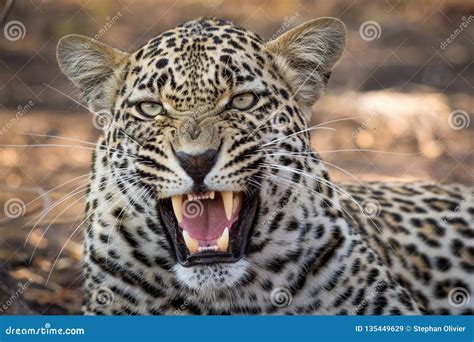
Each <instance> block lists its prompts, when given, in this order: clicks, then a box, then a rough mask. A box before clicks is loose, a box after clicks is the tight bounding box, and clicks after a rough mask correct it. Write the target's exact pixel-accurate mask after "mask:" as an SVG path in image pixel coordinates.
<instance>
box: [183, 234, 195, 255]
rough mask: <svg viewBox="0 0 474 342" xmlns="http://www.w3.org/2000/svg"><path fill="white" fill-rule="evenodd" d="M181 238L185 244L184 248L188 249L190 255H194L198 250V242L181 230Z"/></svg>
mask: <svg viewBox="0 0 474 342" xmlns="http://www.w3.org/2000/svg"><path fill="white" fill-rule="evenodd" d="M183 238H184V242H185V243H186V247H188V249H189V251H190V252H191V254H194V253H196V252H197V251H198V250H199V242H198V240H196V239H194V238H193V237H191V235H189V234H188V232H187V231H185V230H183Z"/></svg>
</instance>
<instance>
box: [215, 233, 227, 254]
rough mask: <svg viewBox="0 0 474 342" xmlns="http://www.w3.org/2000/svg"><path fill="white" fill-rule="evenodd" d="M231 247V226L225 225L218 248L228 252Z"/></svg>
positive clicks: (218, 241)
mask: <svg viewBox="0 0 474 342" xmlns="http://www.w3.org/2000/svg"><path fill="white" fill-rule="evenodd" d="M227 247H229V228H227V227H225V229H224V232H223V233H222V235H221V237H220V238H218V239H217V248H218V250H219V251H220V252H227Z"/></svg>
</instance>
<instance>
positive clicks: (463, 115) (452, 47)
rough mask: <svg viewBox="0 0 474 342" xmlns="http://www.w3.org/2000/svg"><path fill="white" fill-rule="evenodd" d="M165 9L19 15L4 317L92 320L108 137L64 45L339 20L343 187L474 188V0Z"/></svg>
mask: <svg viewBox="0 0 474 342" xmlns="http://www.w3.org/2000/svg"><path fill="white" fill-rule="evenodd" d="M159 2H160V4H159V6H157V5H156V2H154V1H125V0H124V1H101V2H100V4H99V2H94V1H86V2H83V1H73V0H67V1H61V4H60V5H58V4H57V2H54V1H31V2H28V1H25V2H21V3H20V2H18V3H16V4H15V5H14V7H13V8H12V10H11V11H10V14H9V17H8V19H7V21H11V20H18V21H20V22H21V23H22V24H23V25H24V27H25V34H24V37H23V38H18V39H15V40H11V39H6V37H5V36H0V208H3V210H0V314H33V313H36V314H71V313H78V312H79V309H80V303H81V285H82V277H81V272H80V270H81V240H82V233H83V227H82V225H81V221H82V219H83V217H82V210H83V206H84V201H83V195H84V189H85V188H84V186H85V184H86V183H87V179H88V173H89V164H90V158H91V152H92V149H93V147H94V146H93V143H94V142H95V140H96V139H97V137H98V135H99V133H100V130H99V129H98V128H96V127H95V126H97V124H96V123H95V121H94V120H93V116H92V115H91V114H90V113H88V112H87V111H86V110H85V109H84V108H83V107H82V106H81V105H80V104H78V103H82V102H81V99H80V95H79V92H78V91H77V90H75V89H74V88H73V87H72V86H71V85H70V83H69V82H68V81H67V80H66V79H65V78H64V77H63V76H62V75H61V74H60V71H59V69H58V67H57V65H56V62H55V58H54V46H55V44H56V43H57V40H58V39H59V37H61V36H62V35H64V34H68V33H80V34H85V35H89V36H94V35H99V39H100V40H101V41H104V42H107V43H108V44H112V45H115V46H117V47H119V48H121V49H124V50H128V51H131V50H133V49H134V48H136V47H138V46H140V45H141V44H143V43H145V42H146V41H147V40H148V39H150V38H152V37H153V36H154V35H156V34H158V33H159V32H162V31H163V30H165V29H167V28H171V27H173V26H175V25H177V24H180V23H182V22H184V21H186V20H188V19H191V18H193V17H197V16H202V15H215V16H218V17H223V18H226V19H232V20H233V21H234V22H235V23H237V24H239V25H241V26H243V27H246V28H249V29H252V30H255V31H257V32H259V33H260V34H261V35H262V36H263V37H265V38H267V39H268V38H271V37H272V36H274V35H275V34H276V33H277V32H283V31H286V30H288V29H289V28H291V27H295V26H296V25H298V24H300V23H302V22H304V21H305V20H308V19H311V18H314V17H319V16H335V17H339V18H341V19H342V20H343V21H344V22H345V23H346V25H347V28H348V46H347V51H346V53H345V55H344V56H343V58H342V60H341V61H340V63H339V64H338V66H337V67H336V68H335V70H334V71H333V74H332V78H331V80H330V82H329V86H328V89H327V93H326V96H325V97H324V98H323V99H322V100H321V101H320V102H319V103H317V104H316V105H315V106H314V108H313V109H314V115H313V117H312V123H311V124H312V125H318V127H317V128H315V129H314V130H313V131H312V132H313V135H312V142H313V145H314V147H315V148H316V149H317V150H318V151H319V152H320V153H321V155H322V157H323V158H324V160H325V161H326V162H327V166H328V168H329V170H330V173H331V175H332V178H333V180H336V181H356V182H358V181H361V182H365V181H369V180H370V181H374V180H378V181H415V180H430V181H433V182H441V183H452V182H459V183H464V184H471V185H472V184H474V158H473V151H474V123H472V121H473V120H474V118H473V111H472V108H474V107H473V85H474V64H473V56H474V51H473V42H474V18H473V20H472V21H470V19H469V18H470V16H472V15H473V14H474V4H473V3H472V1H419V2H418V1H417V2H409V1H342V0H338V1H310V0H305V1H290V0H288V1H261V2H252V1H229V2H227V1H226V2H223V1H219V0H208V1H191V0H187V1H180V2H174V1H159ZM5 3H6V2H5V0H0V8H1V6H4V5H5ZM157 7H159V9H158V8H157ZM119 13H120V14H119ZM0 18H1V12H0ZM48 18H50V19H48ZM52 18H54V19H52ZM114 18H116V19H114ZM117 18H118V19H117ZM373 22H375V23H376V25H375V24H373ZM137 23H139V24H137ZM365 23H372V28H374V29H375V36H373V37H372V36H370V35H368V33H367V32H366V33H364V32H363V30H362V29H361V27H363V25H364V24H365ZM463 23H466V25H465V26H466V27H464V26H463ZM4 25H5V24H4ZM460 27H463V29H462V30H461V31H459V28H460ZM379 28H380V29H379ZM456 30H457V31H456ZM1 31H2V32H3V27H2V30H1ZM456 32H457V33H456ZM374 37H375V38H374ZM453 37H454V38H453ZM10 38H11V37H10ZM448 38H449V39H450V41H451V42H447V39H448ZM451 38H453V39H451ZM444 45H446V47H444ZM76 101H78V102H76ZM3 303H5V305H4V304H3ZM6 304H8V305H6ZM2 305H3V306H2Z"/></svg>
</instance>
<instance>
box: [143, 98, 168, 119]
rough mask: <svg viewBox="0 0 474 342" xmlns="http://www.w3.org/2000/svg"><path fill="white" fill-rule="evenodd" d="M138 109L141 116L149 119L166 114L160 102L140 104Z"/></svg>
mask: <svg viewBox="0 0 474 342" xmlns="http://www.w3.org/2000/svg"><path fill="white" fill-rule="evenodd" d="M136 108H137V111H138V112H139V113H140V114H141V115H143V116H145V117H147V118H154V117H155V116H158V115H163V114H165V113H166V112H165V109H164V107H163V105H162V104H161V103H159V102H152V101H145V102H140V103H138V104H137V107H136Z"/></svg>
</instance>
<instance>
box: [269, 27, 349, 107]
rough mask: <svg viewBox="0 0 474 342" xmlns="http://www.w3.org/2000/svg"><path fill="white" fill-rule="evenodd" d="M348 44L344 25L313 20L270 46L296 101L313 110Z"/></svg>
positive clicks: (271, 42) (283, 35) (274, 41)
mask: <svg viewBox="0 0 474 342" xmlns="http://www.w3.org/2000/svg"><path fill="white" fill-rule="evenodd" d="M345 44H346V28H345V25H344V24H343V23H342V21H340V20H339V19H336V18H319V19H314V20H310V21H308V22H306V23H304V24H301V25H300V26H298V27H296V28H294V29H292V30H291V31H288V32H286V33H284V34H282V35H281V36H279V37H278V38H276V39H275V40H272V41H270V42H268V43H267V49H268V50H269V51H271V52H272V53H273V54H274V55H275V56H276V61H277V64H278V65H279V67H280V68H282V69H283V73H284V76H285V77H287V79H288V81H289V83H290V86H291V87H292V88H293V89H292V90H293V94H294V96H295V99H296V100H297V101H299V102H300V103H302V104H304V105H307V106H311V105H312V104H313V103H314V102H315V101H317V100H318V99H319V97H320V96H321V94H322V92H323V91H324V88H325V87H326V84H327V82H328V80H329V76H330V74H331V69H332V68H333V66H334V65H335V64H336V62H337V61H338V60H339V58H340V57H341V55H342V52H343V51H344V46H345Z"/></svg>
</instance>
